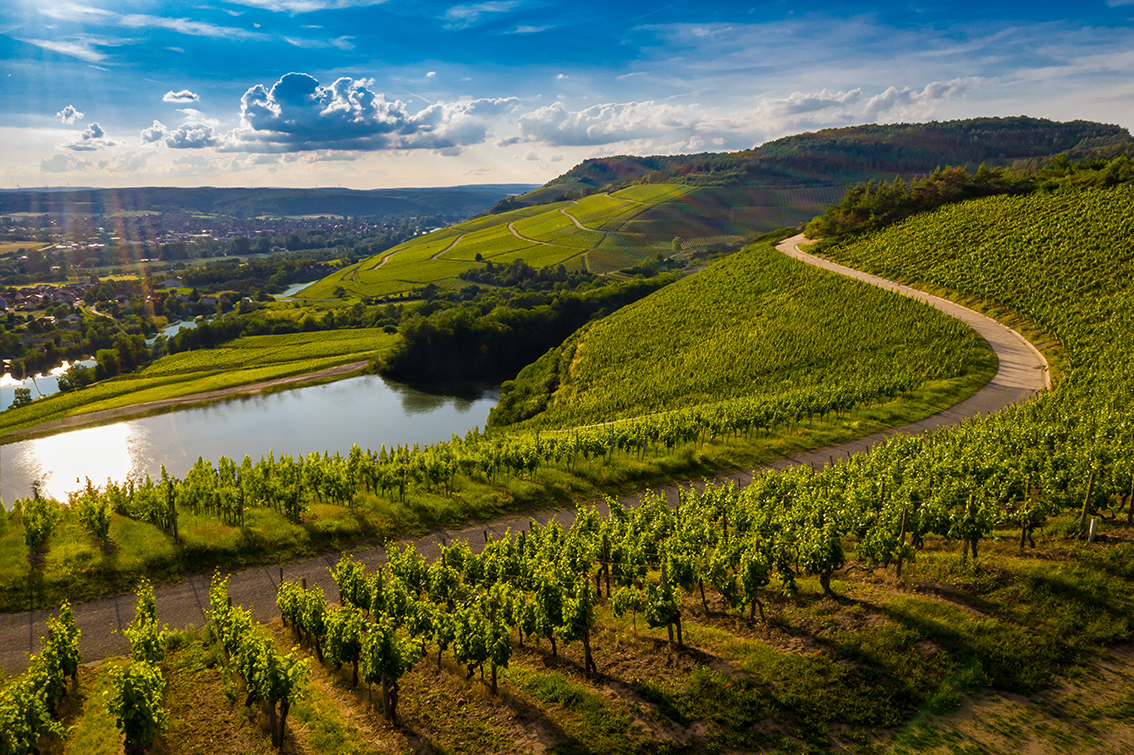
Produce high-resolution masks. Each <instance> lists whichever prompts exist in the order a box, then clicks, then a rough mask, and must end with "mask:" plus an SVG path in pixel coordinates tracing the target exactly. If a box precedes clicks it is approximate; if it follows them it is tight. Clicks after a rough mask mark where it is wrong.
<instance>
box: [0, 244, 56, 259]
mask: <svg viewBox="0 0 1134 755" xmlns="http://www.w3.org/2000/svg"><path fill="white" fill-rule="evenodd" d="M45 246H48V244H46V243H44V242H42V241H0V256H3V255H5V254H13V253H14V252H18V251H19V250H21V249H42V248H44V247H45Z"/></svg>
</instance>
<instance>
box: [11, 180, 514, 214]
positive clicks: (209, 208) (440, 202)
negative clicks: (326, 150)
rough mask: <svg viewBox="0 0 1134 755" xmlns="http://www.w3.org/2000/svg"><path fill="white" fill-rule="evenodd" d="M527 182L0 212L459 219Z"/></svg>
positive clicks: (52, 201)
mask: <svg viewBox="0 0 1134 755" xmlns="http://www.w3.org/2000/svg"><path fill="white" fill-rule="evenodd" d="M531 188H533V187H532V186H531V185H530V184H485V185H474V186H450V187H443V188H427V189H374V190H371V191H356V190H352V189H226V188H214V187H201V188H193V189H183V188H167V187H138V188H129V189H72V190H53V191H49V192H45V191H43V190H42V189H40V190H25V191H6V192H3V193H0V214H4V213H16V212H47V213H50V214H52V215H99V216H103V215H113V214H115V213H119V212H146V211H149V212H188V213H203V214H209V215H228V216H232V217H248V218H251V217H258V216H261V215H271V216H282V215H350V216H358V217H388V216H396V215H402V216H404V215H434V216H442V217H446V218H452V219H463V218H467V217H470V216H472V215H476V214H477V213H480V212H483V211H484V210H486V209H488V208H489V207H491V206H492V205H493V203H494V202H497V201H498V200H500V199H501V198H503V197H506V196H509V195H511V194H517V193H520V192H524V191H527V190H529V189H531Z"/></svg>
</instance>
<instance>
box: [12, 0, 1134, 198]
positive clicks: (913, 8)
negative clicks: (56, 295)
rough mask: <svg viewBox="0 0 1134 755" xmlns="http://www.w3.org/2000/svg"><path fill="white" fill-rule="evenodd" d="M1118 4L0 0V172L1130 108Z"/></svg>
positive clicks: (252, 178) (125, 177)
mask: <svg viewBox="0 0 1134 755" xmlns="http://www.w3.org/2000/svg"><path fill="white" fill-rule="evenodd" d="M1132 19H1134V0H1111V2H1109V3H1108V2H1105V1H1103V0H1097V1H1095V0H1086V1H1085V2H1080V3H1066V2H1061V3H1055V2H1042V1H1041V2H1030V3H1023V2H1012V3H1009V2H997V0H989V1H987V2H952V3H940V2H939V3H932V4H914V3H871V2H869V0H867V1H866V2H857V3H853V4H852V3H841V2H812V3H807V4H803V3H788V2H765V3H756V4H753V3H720V2H702V3H689V2H683V3H669V4H665V3H646V2H637V1H635V2H605V3H598V2H591V1H590V0H578V1H576V2H571V3H562V2H549V1H544V0H489V1H488V2H479V3H464V4H453V3H444V2H408V0H386V1H385V2H375V1H374V0H206V2H202V3H194V2H192V1H190V2H168V1H166V0H76V1H75V2H64V1H62V0H4V2H3V4H2V5H0V84H2V86H0V139H2V141H0V144H2V145H3V149H2V151H0V186H3V187H15V186H17V185H20V186H37V185H38V186H43V185H54V186H58V185H65V184H71V185H75V186H79V185H83V186H138V185H181V186H197V185H219V186H332V185H341V186H350V187H353V188H376V187H390V186H441V185H455V184H463V183H486V182H530V183H543V182H544V181H547V180H549V179H551V178H553V177H555V176H556V175H558V174H560V173H562V172H563V171H565V170H567V169H568V168H570V167H571V166H572V165H574V164H575V163H577V162H579V161H581V160H583V159H586V158H587V157H595V156H601V155H611V154H624V153H636V154H668V153H679V152H702V151H720V150H735V149H743V148H747V147H752V146H755V145H758V144H761V143H762V142H764V141H766V140H768V139H774V138H776V137H779V136H783V135H785V134H791V133H798V132H801V131H809V130H814V129H817V128H824V127H830V126H845V125H852V124H858V123H870V122H897V121H920V120H929V119H936V120H946V119H952V118H967V117H974V116H983V115H1001V116H1007V115H1021V114H1025V115H1033V116H1039V117H1048V118H1053V119H1057V120H1071V119H1076V118H1083V119H1090V120H1099V121H1103V122H1107V123H1118V124H1121V125H1123V126H1127V127H1129V126H1131V125H1134V35H1132V27H1134V22H1132Z"/></svg>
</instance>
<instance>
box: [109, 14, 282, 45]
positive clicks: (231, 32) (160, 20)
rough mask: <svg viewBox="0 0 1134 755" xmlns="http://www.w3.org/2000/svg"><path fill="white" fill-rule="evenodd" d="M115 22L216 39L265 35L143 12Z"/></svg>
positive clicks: (121, 24)
mask: <svg viewBox="0 0 1134 755" xmlns="http://www.w3.org/2000/svg"><path fill="white" fill-rule="evenodd" d="M112 20H113V22H115V23H117V24H118V25H120V26H125V27H127V28H130V29H153V28H158V29H168V30H169V31H175V32H177V33H179V34H185V35H187V36H191V37H212V38H216V39H263V38H264V36H265V35H263V34H260V33H258V32H252V31H248V30H247V29H238V28H236V27H232V26H217V25H216V24H210V23H206V22H204V21H193V20H192V19H188V18H166V17H164V16H151V15H147V14H143V13H131V14H128V15H125V16H116V17H115V18H114V19H112Z"/></svg>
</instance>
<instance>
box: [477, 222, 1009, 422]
mask: <svg viewBox="0 0 1134 755" xmlns="http://www.w3.org/2000/svg"><path fill="white" fill-rule="evenodd" d="M852 301H853V302H854V306H853V307H848V306H847V303H848V302H852ZM972 340H973V334H972V331H971V330H970V329H969V328H968V326H966V325H963V324H962V323H960V322H958V321H956V320H953V319H952V318H950V317H947V316H945V315H943V314H941V313H939V312H937V311H936V310H932V309H929V308H927V307H925V306H923V305H921V304H918V303H916V302H913V301H911V300H909V299H905V298H903V297H898V296H895V295H894V294H892V293H890V292H886V291H882V290H880V289H877V288H874V287H873V286H868V285H866V284H864V283H858V282H857V281H852V280H849V279H846V278H842V277H840V276H834V275H830V274H827V273H825V272H822V271H820V270H817V269H815V268H813V267H810V266H808V265H805V264H803V263H801V262H798V261H796V260H793V259H791V258H789V257H786V256H784V255H783V254H780V253H779V252H777V251H776V250H775V249H773V248H772V245H771V244H770V243H764V244H757V245H753V246H751V247H748V248H746V249H745V250H743V251H741V252H738V253H737V254H734V255H732V256H730V257H727V258H725V259H723V260H721V261H720V262H717V263H716V264H714V265H713V266H712V267H710V268H709V269H708V270H705V271H703V272H701V273H700V274H698V275H694V276H690V277H687V278H685V279H683V280H681V281H679V282H677V283H675V284H673V285H671V286H668V287H666V288H665V289H663V290H661V291H658V292H656V293H655V294H653V295H651V296H649V297H647V298H645V299H643V300H642V301H639V302H637V303H635V304H631V305H629V306H627V307H624V308H622V309H620V310H618V311H617V312H615V313H613V314H611V315H609V316H608V317H606V318H604V319H602V320H599V321H597V322H593V323H591V324H590V325H588V326H587V327H585V328H583V329H581V330H579V331H578V332H576V333H575V334H574V335H573V336H572V337H571V338H569V339H568V340H567V341H566V342H564V343H563V345H562V346H560V347H559V348H557V349H553V350H551V351H550V352H548V353H547V354H545V355H544V356H542V357H541V358H540V359H539V360H538V361H536V362H535V363H534V364H532V365H530V366H529V367H527V368H525V369H524V370H523V371H522V372H521V373H520V374H519V375H518V376H517V377H516V379H515V380H514V381H511V382H507V383H505V384H504V387H503V389H502V395H501V400H500V404H499V405H498V406H497V407H496V408H495V409H493V411H492V413H491V414H490V415H489V426H490V427H500V426H505V425H509V424H510V423H515V422H518V421H519V422H521V424H520V426H521V427H528V428H535V427H539V428H548V427H550V428H555V427H575V426H579V425H591V424H595V423H602V422H609V421H613V420H619V419H626V418H633V417H639V416H644V415H650V414H656V413H660V412H666V411H671V410H674V409H680V408H685V407H692V406H698V405H707V404H716V403H718V402H725V401H728V400H731V399H745V400H757V399H764V398H767V399H771V398H773V397H777V396H779V395H782V394H784V393H789V392H800V393H803V392H807V391H809V390H816V389H820V390H822V391H828V392H835V393H838V392H840V391H848V392H855V391H856V390H861V389H860V388H859V387H860V386H866V385H868V384H871V383H872V382H873V381H875V380H877V379H880V378H881V379H885V380H890V379H894V378H897V377H898V376H903V377H904V378H905V379H906V380H907V381H908V388H912V387H914V386H916V385H920V384H922V383H923V382H925V381H927V380H940V379H955V378H956V376H957V373H958V372H968V371H969V370H970V368H972V369H973V371H976V372H979V371H980V370H979V369H976V367H975V365H976V364H977V363H980V362H981V361H982V359H983V358H985V357H984V348H983V346H982V347H981V348H980V349H979V350H978V352H979V353H978V354H976V355H974V354H972V353H971V352H972V349H973V346H974V344H973V343H972ZM978 357H979V358H978ZM966 363H967V364H966ZM962 365H965V369H963V370H962V369H960V368H961V366H962ZM989 375H991V372H989V373H987V374H986V375H985V379H987V377H988V376H989ZM947 382H948V381H947V380H946V381H945V382H942V383H941V384H939V385H938V390H945V385H946V383H947Z"/></svg>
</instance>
